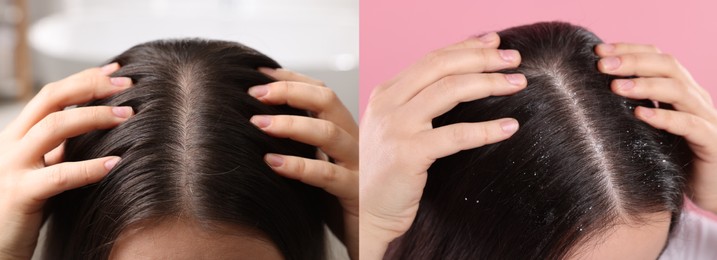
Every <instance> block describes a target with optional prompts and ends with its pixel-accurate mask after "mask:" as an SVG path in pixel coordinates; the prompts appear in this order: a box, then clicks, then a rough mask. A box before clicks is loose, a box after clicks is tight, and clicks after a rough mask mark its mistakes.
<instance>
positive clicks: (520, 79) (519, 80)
mask: <svg viewBox="0 0 717 260" xmlns="http://www.w3.org/2000/svg"><path fill="white" fill-rule="evenodd" d="M505 79H506V80H508V82H510V84H513V85H516V86H522V85H523V83H525V76H523V75H522V74H507V75H505Z"/></svg>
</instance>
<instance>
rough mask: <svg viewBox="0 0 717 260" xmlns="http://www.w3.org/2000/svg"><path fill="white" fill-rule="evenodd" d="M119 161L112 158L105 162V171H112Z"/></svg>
mask: <svg viewBox="0 0 717 260" xmlns="http://www.w3.org/2000/svg"><path fill="white" fill-rule="evenodd" d="M119 160H120V158H119V157H117V158H112V159H109V160H107V161H106V162H105V169H107V170H112V168H114V167H115V165H117V163H118V162H119Z"/></svg>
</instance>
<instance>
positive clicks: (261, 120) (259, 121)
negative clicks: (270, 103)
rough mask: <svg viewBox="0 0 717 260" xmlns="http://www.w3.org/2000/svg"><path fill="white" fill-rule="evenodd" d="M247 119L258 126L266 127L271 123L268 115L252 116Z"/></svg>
mask: <svg viewBox="0 0 717 260" xmlns="http://www.w3.org/2000/svg"><path fill="white" fill-rule="evenodd" d="M249 121H250V122H251V123H252V124H254V125H256V126H258V127H259V128H266V127H267V126H269V125H271V117H270V116H253V117H251V119H249Z"/></svg>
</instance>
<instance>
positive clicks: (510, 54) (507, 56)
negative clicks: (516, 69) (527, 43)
mask: <svg viewBox="0 0 717 260" xmlns="http://www.w3.org/2000/svg"><path fill="white" fill-rule="evenodd" d="M498 54H500V57H501V58H502V59H503V60H504V61H508V62H511V61H515V60H517V59H518V56H519V55H520V54H518V51H516V50H498Z"/></svg>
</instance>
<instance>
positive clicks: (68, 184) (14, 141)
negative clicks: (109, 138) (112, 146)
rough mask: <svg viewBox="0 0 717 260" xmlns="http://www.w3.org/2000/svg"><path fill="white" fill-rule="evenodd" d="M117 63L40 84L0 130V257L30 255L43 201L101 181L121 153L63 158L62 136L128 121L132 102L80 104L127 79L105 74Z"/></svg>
mask: <svg viewBox="0 0 717 260" xmlns="http://www.w3.org/2000/svg"><path fill="white" fill-rule="evenodd" d="M118 69H119V65H118V64H117V63H113V64H109V65H107V66H104V67H102V68H93V69H88V70H85V71H83V72H80V73H78V74H75V75H72V76H70V77H68V78H65V79H63V80H60V81H57V82H54V83H50V84H48V85H46V86H45V87H43V88H42V90H41V91H40V93H38V94H37V96H35V97H34V98H33V99H32V100H30V102H29V103H28V104H27V106H25V108H24V109H23V110H22V112H21V113H20V115H19V116H18V117H17V118H16V119H15V120H14V121H13V122H11V123H10V124H9V125H8V126H7V127H6V128H5V129H4V130H2V132H0V227H2V236H0V259H30V258H31V257H32V253H33V250H34V249H35V245H36V244H37V239H38V235H39V231H40V226H41V225H42V218H43V206H44V204H45V201H46V200H47V199H49V198H50V197H52V196H54V195H57V194H59V193H62V192H63V191H67V190H71V189H75V188H78V187H82V186H85V185H88V184H91V183H95V182H98V181H100V180H101V179H102V178H103V177H104V176H105V175H106V174H107V173H109V171H110V169H112V167H114V165H116V164H117V163H118V162H119V160H120V158H119V157H116V156H109V157H103V158H97V159H93V160H87V161H81V162H62V157H63V150H64V146H63V145H62V144H63V143H64V141H65V139H67V138H70V137H74V136H77V135H80V134H83V133H87V132H90V131H93V130H97V129H108V128H112V127H115V126H117V125H119V124H121V123H122V122H125V121H127V120H128V119H129V118H130V117H131V116H132V115H133V111H132V108H131V107H108V106H95V107H82V108H75V109H70V110H64V111H63V109H64V108H65V107H67V106H71V105H77V104H82V103H85V102H89V101H91V100H93V99H101V98H105V97H108V96H111V95H113V94H116V93H118V92H121V91H123V90H125V89H127V88H129V87H131V85H132V81H131V79H129V78H125V77H116V78H110V77H109V75H110V74H112V73H113V72H115V71H117V70H118Z"/></svg>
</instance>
